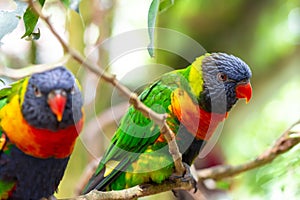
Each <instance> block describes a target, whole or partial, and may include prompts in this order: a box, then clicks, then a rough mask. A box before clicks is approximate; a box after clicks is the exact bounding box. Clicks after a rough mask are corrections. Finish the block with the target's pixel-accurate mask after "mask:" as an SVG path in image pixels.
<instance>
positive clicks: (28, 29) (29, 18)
mask: <svg viewBox="0 0 300 200" xmlns="http://www.w3.org/2000/svg"><path fill="white" fill-rule="evenodd" d="M39 3H40V4H41V6H42V7H43V6H44V3H45V0H39ZM38 19H39V16H38V15H37V14H36V13H35V12H34V11H33V9H32V8H31V7H28V8H27V9H26V11H25V13H24V15H23V21H24V24H25V33H24V35H23V36H22V37H21V38H24V37H27V36H28V37H30V36H33V39H36V38H39V36H40V33H39V32H38V33H35V34H34V35H32V34H33V31H34V28H35V26H36V24H37V22H38ZM37 35H38V37H36V36H37Z"/></svg>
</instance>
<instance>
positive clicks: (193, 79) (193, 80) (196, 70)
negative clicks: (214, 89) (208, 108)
mask: <svg viewBox="0 0 300 200" xmlns="http://www.w3.org/2000/svg"><path fill="white" fill-rule="evenodd" d="M208 55H209V54H208V53H206V54H205V55H203V56H200V57H198V58H196V60H195V61H194V62H193V63H192V65H191V70H190V74H189V83H190V86H191V89H192V92H193V93H194V95H195V96H197V97H198V96H199V95H200V92H201V91H202V89H203V88H202V85H203V76H202V61H203V58H204V57H206V56H208Z"/></svg>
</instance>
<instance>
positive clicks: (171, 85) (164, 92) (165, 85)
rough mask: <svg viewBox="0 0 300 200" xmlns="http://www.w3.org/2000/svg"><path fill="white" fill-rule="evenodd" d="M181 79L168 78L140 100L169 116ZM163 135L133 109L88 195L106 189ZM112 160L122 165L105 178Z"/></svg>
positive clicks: (127, 114) (105, 156)
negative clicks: (173, 94)
mask: <svg viewBox="0 0 300 200" xmlns="http://www.w3.org/2000/svg"><path fill="white" fill-rule="evenodd" d="M177 76H178V74H176V73H168V74H166V75H164V76H163V77H162V78H161V79H160V80H158V81H157V82H155V83H154V84H152V85H151V86H150V87H148V88H147V89H145V90H144V91H143V92H142V94H141V95H140V96H139V98H140V100H141V101H142V102H143V103H144V104H145V105H147V106H148V107H150V108H151V109H152V110H154V111H156V112H158V113H166V112H167V113H168V112H169V110H168V106H169V105H170V103H171V98H170V96H171V93H172V91H174V89H175V88H178V87H179V84H180V80H179V81H178V80H177ZM159 135H160V130H159V127H158V126H157V125H155V124H154V122H153V121H152V120H150V119H148V118H146V117H144V115H143V114H142V113H141V112H140V111H137V110H135V109H134V108H133V107H132V106H131V107H130V108H129V110H128V111H127V113H126V115H125V116H124V117H123V119H122V121H121V125H120V127H119V128H118V130H117V131H116V133H115V135H114V137H113V138H112V140H111V145H110V146H109V148H108V150H107V151H106V153H105V155H104V156H103V158H102V160H101V161H100V164H99V166H98V168H97V170H96V172H95V174H94V176H93V177H92V179H91V180H90V182H89V183H88V185H87V187H86V188H85V190H84V193H86V192H89V191H90V190H92V189H98V190H103V189H105V187H107V186H108V185H109V184H110V183H111V182H113V181H114V180H115V179H116V178H117V176H118V175H119V174H120V173H121V172H122V171H124V170H125V169H126V167H127V166H128V165H129V164H131V163H132V162H134V161H135V160H136V159H137V158H138V157H139V155H140V154H141V153H143V152H145V150H146V149H147V148H148V146H150V145H152V144H153V143H154V142H155V141H156V140H157V138H158V137H159ZM111 160H116V161H119V163H118V164H117V165H116V166H114V169H112V171H111V172H110V173H109V174H108V175H106V176H105V168H106V166H105V165H106V164H107V163H108V162H109V161H111Z"/></svg>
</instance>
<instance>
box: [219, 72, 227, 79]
mask: <svg viewBox="0 0 300 200" xmlns="http://www.w3.org/2000/svg"><path fill="white" fill-rule="evenodd" d="M217 78H218V80H219V81H226V80H227V76H226V74H224V73H222V72H220V73H218V74H217Z"/></svg>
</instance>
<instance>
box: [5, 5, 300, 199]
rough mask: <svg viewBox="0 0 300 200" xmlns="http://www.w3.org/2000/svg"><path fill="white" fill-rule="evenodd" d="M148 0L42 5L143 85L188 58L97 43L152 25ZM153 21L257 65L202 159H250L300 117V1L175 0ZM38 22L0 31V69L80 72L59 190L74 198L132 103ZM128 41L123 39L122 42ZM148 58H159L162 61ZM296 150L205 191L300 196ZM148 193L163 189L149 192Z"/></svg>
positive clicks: (9, 8) (87, 50)
mask: <svg viewBox="0 0 300 200" xmlns="http://www.w3.org/2000/svg"><path fill="white" fill-rule="evenodd" d="M166 1H167V0H166ZM150 3H151V0H143V1H141V0H127V1H122V0H81V1H72V4H71V7H72V8H74V10H73V9H66V8H65V7H64V6H63V5H62V4H61V3H60V2H59V1H57V0H47V1H46V4H45V6H44V12H45V13H46V14H49V15H51V21H52V23H53V25H54V26H55V28H56V30H57V32H58V33H59V34H60V35H62V36H63V37H64V38H65V40H66V41H68V43H69V45H70V46H71V47H73V48H75V49H77V50H78V51H79V52H81V53H82V54H83V55H85V56H86V57H88V59H89V60H90V61H91V62H94V63H97V64H98V65H99V66H101V67H102V68H104V69H105V70H107V71H108V72H111V73H114V74H116V75H117V78H118V79H120V80H121V82H122V83H124V84H125V85H126V86H128V87H130V88H131V89H132V90H135V91H137V92H139V91H141V89H142V88H143V86H145V85H146V84H147V83H149V82H151V80H153V79H154V78H156V77H158V76H159V75H160V74H162V73H164V72H166V71H169V70H171V69H175V68H183V67H185V66H186V65H188V64H189V63H188V61H187V60H185V59H183V58H182V57H180V56H178V55H175V54H173V53H170V52H167V51H162V50H158V51H157V52H156V56H155V58H150V57H149V55H148V52H147V50H146V49H141V50H139V51H134V52H128V53H126V54H124V55H120V56H119V57H117V59H114V60H112V59H111V55H112V54H113V51H114V50H113V48H109V49H105V47H102V46H101V44H102V43H103V42H105V41H106V40H107V39H109V38H112V37H115V36H118V35H120V34H123V33H124V32H127V31H133V30H136V29H140V28H147V15H148V9H149V6H150ZM17 6H20V4H16V3H15V2H14V1H13V0H1V2H0V10H1V13H0V14H1V15H4V14H7V13H8V12H13V11H14V10H16V8H17ZM19 8H20V7H19ZM25 8H26V7H25ZM157 26H158V27H163V28H168V29H172V30H175V31H178V32H180V33H183V34H185V35H187V36H189V37H191V38H192V39H194V40H196V41H197V42H198V43H199V44H201V45H202V46H203V47H204V48H205V49H206V51H208V52H226V53H229V54H234V55H236V56H238V57H240V58H242V59H243V60H244V61H245V62H246V63H247V64H248V65H249V66H250V67H251V69H252V72H253V78H252V79H251V83H252V86H253V98H252V99H251V101H250V103H249V104H247V105H246V104H245V103H244V102H239V103H238V104H237V105H236V106H235V108H234V109H233V111H232V112H231V113H230V116H229V118H228V119H227V120H226V123H225V124H224V127H223V130H222V134H221V136H220V137H219V139H218V143H217V144H216V146H215V148H214V149H213V151H211V152H210V153H209V154H208V155H207V156H206V157H205V158H201V159H200V158H199V159H198V160H197V161H196V167H197V168H201V167H209V166H212V165H216V164H223V163H228V164H233V165H234V164H240V163H243V162H246V161H249V160H251V159H253V158H255V156H257V155H259V154H260V153H261V152H263V151H264V150H265V149H267V148H268V147H269V146H270V145H272V144H273V143H274V142H275V140H276V138H277V137H279V136H280V135H281V133H282V132H283V131H284V130H285V129H287V128H288V127H289V126H290V125H291V124H292V123H293V122H296V121H297V120H299V119H300V89H299V88H300V46H299V44H300V2H299V1H298V0H264V1H261V0H228V1H221V0H210V1H208V0H184V1H183V0H175V1H174V5H173V6H172V7H170V8H169V9H168V10H166V11H164V12H162V13H160V14H159V15H158V21H157ZM37 27H38V28H39V29H40V32H41V37H40V39H38V40H26V39H21V36H22V35H23V34H24V25H23V23H22V20H19V22H18V26H17V28H16V29H15V30H13V31H12V33H10V34H8V35H5V36H4V37H3V38H2V40H1V46H0V66H1V67H2V68H0V70H1V69H2V70H3V66H5V67H9V68H14V69H17V68H25V67H27V66H32V65H37V64H44V65H50V64H56V63H61V62H62V63H64V64H65V65H66V66H67V67H68V68H69V69H71V70H72V71H73V73H74V74H75V75H76V76H77V78H78V79H79V80H80V82H81V84H82V86H83V93H84V99H85V110H86V112H85V113H86V126H85V129H84V131H83V133H82V134H81V136H80V139H79V140H78V141H77V144H76V148H75V151H74V154H73V155H72V157H71V160H70V163H69V165H68V168H67V171H66V175H65V177H64V178H63V180H62V183H61V185H60V188H59V191H58V194H57V197H60V198H62V197H70V196H73V195H74V191H75V188H76V186H77V184H78V182H79V180H80V176H81V174H82V173H83V170H84V168H85V167H86V166H87V164H88V163H89V162H90V161H91V160H93V159H95V158H98V157H99V156H101V155H102V153H103V151H104V149H105V148H106V146H107V145H108V143H109V139H110V138H111V136H112V134H113V132H114V130H115V129H116V127H117V124H118V121H119V119H120V117H121V116H122V114H123V113H124V112H125V111H126V108H127V106H128V104H127V100H126V99H125V98H123V97H121V96H120V95H119V94H118V92H117V91H115V90H114V88H113V87H112V86H110V85H109V84H107V83H105V82H104V81H103V80H102V79H101V77H96V76H95V75H93V74H92V73H90V72H88V71H87V70H85V69H84V68H82V67H81V66H80V64H78V63H76V62H75V61H73V60H70V59H68V58H66V57H64V56H65V54H64V51H63V49H62V47H61V46H60V44H59V43H58V42H57V41H56V40H55V38H54V37H53V36H52V35H51V33H50V31H49V30H48V29H47V27H46V25H45V24H44V23H43V22H41V21H39V23H38V25H37ZM137 39H138V38H137ZM158 41H159V38H158ZM123 42H124V43H123ZM128 42H130V41H120V44H119V45H120V46H123V45H126V44H128ZM170 42H172V44H173V45H174V47H176V48H178V49H179V50H183V51H192V49H189V46H187V45H185V44H184V43H182V41H180V40H178V41H170ZM100 47H101V48H100ZM115 48H118V45H117V46H116V47H115ZM202 53H203V52H199V55H201V54H202ZM151 63H160V64H162V67H159V66H157V65H155V66H153V65H151ZM7 80H8V81H10V80H11V79H7ZM299 152H300V150H299V146H296V147H295V148H293V149H292V150H290V151H289V152H288V153H286V154H284V155H282V156H280V157H279V158H278V159H276V160H275V161H274V162H272V163H271V164H269V165H266V166H264V167H261V168H259V169H256V170H252V171H249V172H246V173H244V174H241V175H238V176H236V177H234V178H232V179H228V180H224V181H222V182H218V183H214V182H207V183H206V186H208V188H209V189H205V190H204V192H205V195H206V196H207V197H209V199H298V198H299V196H300V189H299V188H300V156H299V155H300V154H299ZM210 189H212V190H210ZM151 198H158V197H157V196H156V197H147V199H151ZM159 198H164V199H172V198H173V196H172V194H171V193H164V194H161V195H160V197H159ZM182 198H186V199H189V198H192V197H191V196H187V195H185V197H183V196H182Z"/></svg>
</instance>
